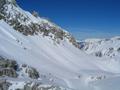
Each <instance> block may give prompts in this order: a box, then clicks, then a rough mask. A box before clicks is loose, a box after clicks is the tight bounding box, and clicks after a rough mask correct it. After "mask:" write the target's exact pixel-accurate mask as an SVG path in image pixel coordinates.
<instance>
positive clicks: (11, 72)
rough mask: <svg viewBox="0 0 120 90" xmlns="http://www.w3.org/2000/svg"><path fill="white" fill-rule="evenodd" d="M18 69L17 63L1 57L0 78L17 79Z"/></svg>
mask: <svg viewBox="0 0 120 90" xmlns="http://www.w3.org/2000/svg"><path fill="white" fill-rule="evenodd" d="M17 69H18V64H17V63H16V61H14V60H10V59H5V58H3V57H0V76H9V77H17V73H16V70H17Z"/></svg>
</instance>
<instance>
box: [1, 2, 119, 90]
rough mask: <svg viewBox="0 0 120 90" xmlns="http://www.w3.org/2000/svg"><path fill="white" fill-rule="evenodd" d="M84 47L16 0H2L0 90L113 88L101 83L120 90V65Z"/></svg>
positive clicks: (98, 89) (103, 89) (104, 89)
mask: <svg viewBox="0 0 120 90" xmlns="http://www.w3.org/2000/svg"><path fill="white" fill-rule="evenodd" d="M80 47H81V46H79V44H78V43H77V42H76V40H75V38H74V37H73V36H72V35H71V34H70V33H69V32H67V31H66V30H63V29H62V28H61V27H59V26H57V25H55V24H54V23H52V22H50V21H49V20H47V19H44V18H41V17H39V16H38V15H37V14H36V13H35V12H34V13H33V14H31V13H29V12H27V11H25V10H23V9H21V8H20V7H19V6H18V5H17V3H16V1H15V0H0V89H2V90H81V88H82V90H106V88H109V85H107V84H106V86H105V85H103V84H101V83H102V82H106V83H107V82H108V84H109V81H111V83H112V85H113V88H112V89H111V90H113V89H116V87H117V89H116V90H119V89H120V86H119V85H116V83H115V82H117V83H119V82H120V80H119V79H118V78H119V77H120V76H119V73H120V62H118V61H115V60H113V61H109V59H107V58H97V57H94V56H92V55H87V54H86V53H84V52H83V51H81V50H80V49H79V48H80ZM114 78H115V79H114ZM117 79H118V80H117ZM115 85H116V87H114V86H115Z"/></svg>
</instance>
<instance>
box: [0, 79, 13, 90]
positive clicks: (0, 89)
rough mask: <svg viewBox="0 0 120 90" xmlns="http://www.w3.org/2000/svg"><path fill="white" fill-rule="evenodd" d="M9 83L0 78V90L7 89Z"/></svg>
mask: <svg viewBox="0 0 120 90" xmlns="http://www.w3.org/2000/svg"><path fill="white" fill-rule="evenodd" d="M10 85H11V83H9V82H7V81H6V80H0V90H8V89H9V86H10Z"/></svg>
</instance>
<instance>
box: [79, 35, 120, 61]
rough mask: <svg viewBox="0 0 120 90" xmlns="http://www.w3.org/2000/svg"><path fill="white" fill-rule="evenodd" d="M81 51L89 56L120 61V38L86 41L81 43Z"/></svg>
mask: <svg viewBox="0 0 120 90" xmlns="http://www.w3.org/2000/svg"><path fill="white" fill-rule="evenodd" d="M80 49H81V50H83V51H84V52H86V53H87V54H91V55H95V56H97V57H106V58H109V59H111V60H113V59H114V60H116V61H118V60H119V61H120V59H119V58H120V37H119V36H116V37H113V38H111V39H86V40H85V41H83V42H80Z"/></svg>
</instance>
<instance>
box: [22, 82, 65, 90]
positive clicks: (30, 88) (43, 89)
mask: <svg viewBox="0 0 120 90" xmlns="http://www.w3.org/2000/svg"><path fill="white" fill-rule="evenodd" d="M24 90H65V89H63V88H61V87H59V86H53V85H43V84H41V83H27V84H26V85H25V86H24Z"/></svg>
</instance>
